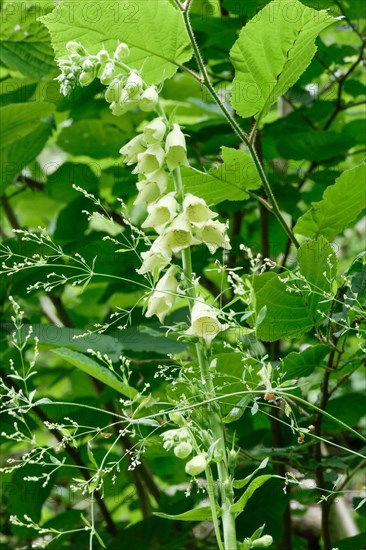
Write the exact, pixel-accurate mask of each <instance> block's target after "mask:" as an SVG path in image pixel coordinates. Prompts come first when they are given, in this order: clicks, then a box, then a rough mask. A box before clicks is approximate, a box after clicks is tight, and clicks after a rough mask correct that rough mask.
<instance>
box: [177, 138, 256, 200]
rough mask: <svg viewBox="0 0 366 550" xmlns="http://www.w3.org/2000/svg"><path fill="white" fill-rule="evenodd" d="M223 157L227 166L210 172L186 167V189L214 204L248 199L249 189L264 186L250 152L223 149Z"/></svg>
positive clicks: (224, 165)
mask: <svg viewBox="0 0 366 550" xmlns="http://www.w3.org/2000/svg"><path fill="white" fill-rule="evenodd" d="M221 156H222V160H223V163H222V164H220V166H218V167H217V168H212V169H211V170H209V172H207V173H203V172H200V171H199V170H195V169H194V168H183V170H182V175H183V181H184V188H185V190H186V191H187V192H188V193H193V194H194V195H198V196H199V197H201V198H202V199H204V200H205V201H206V202H207V203H208V204H212V205H213V204H219V203H220V202H223V201H225V200H229V201H238V200H244V199H247V198H248V197H249V194H248V193H247V190H249V189H258V187H260V185H261V180H260V177H259V175H258V172H257V169H256V167H255V165H254V162H253V160H252V159H251V157H250V156H249V155H248V153H246V152H244V151H239V150H236V149H231V148H230V147H222V153H221Z"/></svg>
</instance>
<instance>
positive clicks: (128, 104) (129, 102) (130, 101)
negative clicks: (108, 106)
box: [118, 89, 140, 111]
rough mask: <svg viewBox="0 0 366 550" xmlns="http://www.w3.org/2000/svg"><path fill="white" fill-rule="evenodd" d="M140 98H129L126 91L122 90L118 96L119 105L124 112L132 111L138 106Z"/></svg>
mask: <svg viewBox="0 0 366 550" xmlns="http://www.w3.org/2000/svg"><path fill="white" fill-rule="evenodd" d="M139 98H140V96H139V95H137V96H130V95H129V93H128V91H127V90H126V89H123V90H122V92H121V94H120V96H119V100H118V102H119V104H120V105H121V106H122V107H124V108H125V109H126V111H132V109H136V108H137V107H138V106H139Z"/></svg>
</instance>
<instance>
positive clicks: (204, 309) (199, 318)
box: [186, 299, 226, 344]
mask: <svg viewBox="0 0 366 550" xmlns="http://www.w3.org/2000/svg"><path fill="white" fill-rule="evenodd" d="M224 328H226V327H224V326H223V325H221V323H220V321H219V320H218V319H217V312H216V310H215V309H214V308H213V307H211V306H209V305H208V304H206V302H205V301H204V300H201V299H197V300H196V301H195V303H194V306H193V308H192V312H191V326H190V327H189V329H188V330H187V331H186V334H189V335H191V336H197V337H198V338H202V339H203V340H205V341H206V342H207V343H208V344H210V343H211V342H212V340H213V339H214V338H215V336H216V335H217V334H218V333H219V332H220V331H221V330H223V329H224Z"/></svg>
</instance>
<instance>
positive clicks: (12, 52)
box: [0, 2, 56, 79]
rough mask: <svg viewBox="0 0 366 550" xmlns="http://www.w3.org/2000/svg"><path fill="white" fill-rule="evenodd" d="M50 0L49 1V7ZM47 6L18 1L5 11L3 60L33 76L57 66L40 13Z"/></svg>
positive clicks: (0, 51) (0, 53)
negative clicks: (27, 4)
mask: <svg viewBox="0 0 366 550" xmlns="http://www.w3.org/2000/svg"><path fill="white" fill-rule="evenodd" d="M49 6H50V3H49V4H48V7H49ZM46 10H47V7H46V9H45V8H44V7H42V8H41V7H40V5H37V9H34V7H32V6H29V7H26V6H25V5H24V3H21V4H20V3H19V4H18V5H17V6H16V5H15V3H14V2H12V4H11V5H7V6H4V8H3V10H2V12H1V18H2V24H3V25H2V31H1V37H0V61H1V63H3V64H4V65H6V66H7V67H9V68H10V69H13V70H17V71H19V72H21V73H22V74H24V75H25V76H28V77H29V78H32V79H37V78H42V77H44V76H46V75H47V74H49V73H50V72H53V71H55V70H56V64H55V62H54V59H53V51H52V47H51V43H50V38H49V35H48V33H47V30H46V29H45V28H44V26H43V25H42V24H41V23H40V22H39V21H37V17H38V16H39V15H41V13H45V11H46Z"/></svg>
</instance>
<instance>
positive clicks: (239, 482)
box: [233, 457, 269, 489]
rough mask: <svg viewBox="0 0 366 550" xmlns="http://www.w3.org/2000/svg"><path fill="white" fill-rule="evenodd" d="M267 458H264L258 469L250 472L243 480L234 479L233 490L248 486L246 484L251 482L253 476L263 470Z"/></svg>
mask: <svg viewBox="0 0 366 550" xmlns="http://www.w3.org/2000/svg"><path fill="white" fill-rule="evenodd" d="M268 460H269V459H268V457H267V458H265V459H264V460H262V462H261V463H260V464H259V466H258V468H256V469H255V470H254V472H252V473H251V474H249V475H247V477H245V478H244V479H236V480H234V481H233V487H234V489H242V488H243V487H245V486H246V485H248V483H249V482H250V481H251V480H252V478H253V476H255V474H256V473H257V472H258V471H259V470H263V468H265V467H266V466H267V464H268Z"/></svg>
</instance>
